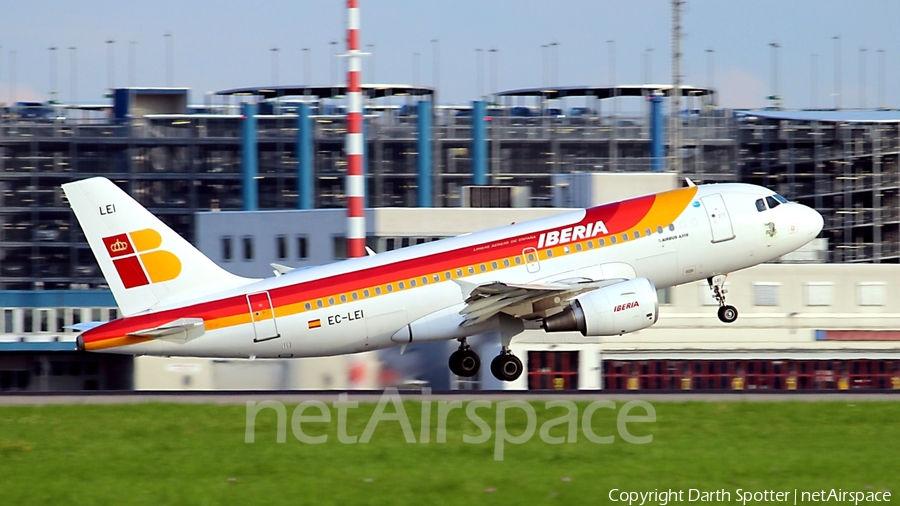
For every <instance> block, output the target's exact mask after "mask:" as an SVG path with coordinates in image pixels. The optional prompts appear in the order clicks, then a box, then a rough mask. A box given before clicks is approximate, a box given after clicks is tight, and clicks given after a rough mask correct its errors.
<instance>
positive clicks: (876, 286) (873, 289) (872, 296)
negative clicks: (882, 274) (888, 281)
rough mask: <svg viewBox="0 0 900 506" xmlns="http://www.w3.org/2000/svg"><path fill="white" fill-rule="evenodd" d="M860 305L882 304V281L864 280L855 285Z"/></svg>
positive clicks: (883, 285)
mask: <svg viewBox="0 0 900 506" xmlns="http://www.w3.org/2000/svg"><path fill="white" fill-rule="evenodd" d="M857 287H858V288H857V294H858V296H859V299H858V301H859V305H860V306H883V305H884V287H885V284H884V283H883V282H864V283H859V284H858V285H857Z"/></svg>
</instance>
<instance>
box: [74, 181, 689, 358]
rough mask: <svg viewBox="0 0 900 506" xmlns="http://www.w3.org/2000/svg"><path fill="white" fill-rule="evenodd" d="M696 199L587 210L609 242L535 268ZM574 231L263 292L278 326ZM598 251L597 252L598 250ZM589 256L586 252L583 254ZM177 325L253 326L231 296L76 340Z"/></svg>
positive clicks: (95, 344) (647, 199)
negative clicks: (187, 321) (181, 321)
mask: <svg viewBox="0 0 900 506" xmlns="http://www.w3.org/2000/svg"><path fill="white" fill-rule="evenodd" d="M696 193H697V188H696V187H688V188H681V189H677V190H672V191H669V192H664V193H660V194H656V195H648V196H644V197H638V198H636V199H631V200H626V201H622V202H616V203H612V204H606V205H602V206H597V207H594V208H590V209H587V210H586V211H585V216H584V218H583V219H582V220H581V221H580V222H579V223H580V224H582V225H586V224H588V223H595V222H596V221H603V222H604V224H605V225H606V228H607V230H608V232H609V234H604V235H600V236H596V237H594V238H592V239H586V240H580V241H574V242H571V243H568V244H566V245H559V246H554V247H549V248H543V249H542V250H541V251H540V252H539V257H540V259H541V260H546V259H547V258H548V256H549V255H548V254H547V252H548V251H550V250H552V251H553V252H554V257H555V258H558V256H556V255H562V254H567V253H568V254H573V253H574V252H572V251H569V252H564V251H563V247H564V246H570V247H574V246H575V245H576V244H582V245H583V244H585V243H587V242H588V241H589V240H594V241H596V240H597V239H600V238H602V237H608V236H611V235H617V234H621V233H628V234H631V233H632V232H633V231H635V230H637V231H640V232H641V233H642V234H643V231H644V230H645V229H650V230H651V231H652V233H656V227H657V226H662V227H666V226H668V225H669V224H671V223H672V222H673V221H674V220H675V219H676V218H677V217H678V216H679V215H680V214H681V213H682V212H683V211H684V209H685V207H686V206H687V205H688V204H689V203H690V201H691V199H692V198H693V197H694V196H695V195H696ZM579 223H570V224H566V225H563V226H560V227H555V228H552V229H546V230H539V231H535V232H532V233H528V234H523V235H519V236H515V237H510V238H504V239H500V240H496V241H492V242H487V243H481V244H475V245H471V246H467V247H463V248H458V249H455V250H451V251H445V252H441V253H435V254H432V255H427V256H422V257H418V258H411V259H407V260H402V261H399V262H395V263H391V264H386V265H380V266H376V267H371V268H368V269H363V270H360V271H353V272H346V273H342V274H338V275H335V276H331V277H328V278H322V279H317V280H311V281H305V282H302V283H297V284H294V285H288V286H283V287H278V288H273V289H271V290H269V295H270V297H271V299H272V306H273V310H274V314H275V317H276V318H282V317H285V316H289V315H293V314H297V313H302V312H305V311H307V309H306V307H305V304H306V303H311V309H310V310H316V309H320V308H318V307H317V306H316V304H315V301H316V300H320V299H324V302H323V308H324V307H329V306H331V305H332V304H328V303H327V299H328V298H329V297H333V298H334V299H335V301H334V304H333V305H337V304H340V300H339V298H340V295H341V294H345V295H347V299H348V302H350V301H351V300H352V298H351V296H350V294H352V293H353V292H358V294H359V295H358V297H359V299H360V300H362V299H363V296H362V293H361V292H362V290H364V289H368V290H370V297H369V298H373V297H377V296H378V295H376V294H375V293H374V288H375V287H376V286H381V287H384V286H386V285H388V284H394V287H395V290H394V292H393V293H397V292H398V291H399V290H397V289H396V283H397V282H399V281H401V280H402V281H404V282H405V283H406V287H407V289H408V288H411V286H410V285H409V280H410V279H416V280H418V283H417V286H422V284H421V278H422V277H427V278H428V282H429V283H431V282H434V281H433V276H434V275H435V274H438V275H439V279H440V281H446V280H447V278H446V276H445V273H446V272H450V273H451V274H452V278H453V279H458V278H459V277H467V276H470V275H472V274H470V273H469V271H468V269H469V267H475V269H474V274H481V273H483V272H490V271H494V270H502V269H504V268H506V266H504V265H503V260H504V259H515V257H517V256H520V255H521V254H522V250H523V249H525V248H536V247H537V245H538V237H539V236H540V234H542V233H545V232H548V231H552V230H560V229H563V228H567V227H572V226H573V225H577V224H579ZM597 247H598V248H599V247H600V246H599V244H598V246H597ZM606 247H609V246H606ZM589 250H590V249H587V248H585V249H583V250H582V251H589ZM494 262H497V264H498V266H497V268H494V267H493V263H494ZM481 265H484V266H485V271H482V270H481ZM519 266H521V264H516V263H515V262H514V261H511V262H510V265H509V267H519ZM459 270H462V275H459V274H458V271H459ZM387 294H388V292H387V291H386V290H384V289H382V293H381V295H387ZM183 317H192V318H202V319H203V320H204V324H205V327H206V330H207V331H211V330H217V329H222V328H228V327H233V326H237V325H244V324H249V323H251V321H252V320H251V317H250V309H249V307H248V305H247V298H246V296H245V295H238V296H234V297H229V298H227V299H220V300H216V301H211V302H203V303H200V304H196V305H194V306H189V307H184V308H178V309H171V310H167V311H162V312H158V313H151V314H147V315H139V316H133V317H128V318H122V319H119V320H114V321H112V322H109V323H107V324H105V325H102V326H100V327H97V328H95V329H91V330H89V331H86V332H85V333H84V334H82V339H83V340H84V344H85V349H88V350H100V349H106V348H111V347H115V346H125V345H128V344H136V343H139V342H145V341H147V340H148V339H146V338H136V337H130V336H127V334H128V333H129V332H133V331H135V330H140V329H147V328H153V327H156V326H159V325H162V324H165V323H168V322H171V321H173V320H176V319H178V318H183Z"/></svg>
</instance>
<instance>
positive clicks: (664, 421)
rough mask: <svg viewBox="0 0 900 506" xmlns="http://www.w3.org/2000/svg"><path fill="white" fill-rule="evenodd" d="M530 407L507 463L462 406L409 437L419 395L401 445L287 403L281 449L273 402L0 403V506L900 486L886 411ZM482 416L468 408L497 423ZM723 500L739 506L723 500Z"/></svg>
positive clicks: (384, 433) (896, 446) (754, 405)
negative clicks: (587, 424) (532, 424)
mask: <svg viewBox="0 0 900 506" xmlns="http://www.w3.org/2000/svg"><path fill="white" fill-rule="evenodd" d="M532 405H533V406H534V407H535V410H536V413H537V416H538V423H537V426H536V430H535V434H534V437H532V438H531V439H530V441H528V442H527V443H525V444H520V445H515V444H509V443H507V444H506V445H505V446H504V456H503V460H502V461H498V460H495V439H494V438H491V439H490V440H489V441H487V442H485V443H481V444H467V443H464V442H463V435H465V434H467V435H470V436H475V435H478V434H479V433H480V432H481V430H480V429H479V427H478V426H477V425H476V424H475V423H473V422H472V421H471V420H470V419H469V418H467V417H466V414H465V411H464V410H460V409H456V410H453V411H451V412H450V415H449V417H448V419H447V428H446V435H447V442H446V443H437V442H435V441H436V438H437V414H438V409H437V402H432V404H431V420H430V425H429V426H430V427H431V430H430V431H429V439H430V442H429V443H427V444H425V443H421V442H418V441H419V439H420V435H421V427H420V411H421V408H422V404H421V403H419V402H406V403H405V404H404V408H405V412H406V413H407V415H408V416H409V418H410V423H411V426H412V429H413V432H414V434H415V438H416V440H417V442H416V443H407V442H406V440H405V438H404V435H403V431H402V430H401V425H400V423H398V422H381V423H380V424H379V425H378V427H377V429H376V430H375V432H374V434H373V435H372V438H371V441H370V442H369V443H367V444H360V443H357V444H341V443H340V442H339V441H338V440H337V431H338V427H337V420H336V414H337V411H336V410H335V409H332V410H331V412H332V415H333V416H332V419H331V422H330V423H318V424H316V423H313V424H306V423H304V425H303V430H304V432H305V433H306V434H308V435H311V436H316V435H327V436H328V439H327V442H326V443H324V444H306V443H302V442H300V441H299V440H298V439H297V438H296V437H295V436H294V434H293V433H292V430H291V420H290V415H291V412H292V409H293V406H288V409H287V415H288V419H287V430H286V442H284V443H277V442H276V433H277V429H276V414H275V411H274V410H271V409H268V410H263V411H261V412H260V413H259V414H258V417H257V419H256V431H255V442H254V443H251V444H248V443H246V442H245V428H246V413H247V408H246V407H245V406H244V405H228V406H219V405H190V404H136V405H93V406H86V405H56V406H43V407H2V408H0V504H8V505H23V504H147V505H160V504H198V505H207V504H322V505H325V504H336V505H337V504H340V505H352V504H389V505H397V504H504V505H509V504H565V505H574V504H597V503H607V502H609V500H608V495H609V492H610V490H611V489H614V488H618V489H621V490H631V491H652V490H654V489H659V490H665V489H670V488H671V489H675V490H687V489H689V488H698V489H702V490H715V489H723V488H724V489H726V490H730V491H734V490H736V489H738V488H741V489H744V490H750V491H756V490H794V489H799V490H800V491H804V490H821V489H831V488H842V489H844V490H859V491H879V490H891V491H892V492H895V493H900V465H898V464H900V423H898V420H900V403H897V402H866V401H862V400H860V401H851V402H715V403H714V402H685V403H678V402H654V403H653V406H654V408H655V410H656V415H657V419H656V422H653V423H643V424H633V425H629V427H630V430H631V432H632V433H633V434H634V435H637V436H646V435H652V436H653V440H652V442H650V443H648V444H640V445H639V444H630V443H627V442H625V441H623V440H622V438H621V437H618V436H617V437H616V438H615V440H614V442H613V443H612V444H596V443H593V442H590V441H588V440H587V439H586V438H585V436H584V434H583V431H582V428H581V426H580V425H581V414H582V412H583V411H584V408H585V407H586V405H587V403H578V408H579V410H578V414H579V417H578V421H579V426H578V431H577V442H576V443H564V444H556V445H553V444H547V443H545V442H544V441H542V440H541V437H540V436H539V432H538V431H539V430H540V426H541V425H542V424H543V423H544V422H545V421H547V420H550V419H554V418H557V417H559V416H562V415H563V414H564V413H565V410H564V409H561V408H554V409H545V407H544V406H545V405H544V402H534V403H532ZM621 405H622V403H621V402H619V403H617V407H619V406H621ZM374 409H375V404H374V403H371V404H360V407H359V408H358V409H353V410H350V411H349V415H348V416H347V420H348V423H347V430H346V432H347V433H348V434H350V435H356V436H359V435H361V434H362V433H363V431H364V429H365V427H366V424H367V423H368V422H369V418H370V415H371V414H372V412H373V410H374ZM493 409H494V408H490V409H483V410H479V411H478V413H479V414H480V415H481V418H483V419H484V420H485V422H488V424H489V425H490V426H491V427H492V428H493V427H494V418H493V417H494V413H495V412H494V411H493ZM393 411H394V410H393V408H392V407H390V406H389V407H388V408H387V412H393ZM507 412H508V416H507V422H506V430H507V431H508V432H509V433H510V434H512V435H518V434H522V433H523V431H524V430H525V429H526V417H525V415H524V412H523V411H522V410H513V409H510V410H507ZM642 413H643V411H642V410H635V411H633V412H632V414H642ZM305 414H306V415H313V414H318V411H317V410H315V409H312V410H309V411H307V412H305ZM592 427H593V431H594V432H595V433H596V434H598V435H615V434H617V426H616V412H615V411H613V410H609V409H600V410H598V411H597V412H596V413H595V414H594V416H593V423H592ZM566 430H567V427H566V426H565V425H562V426H558V427H555V428H553V429H552V430H551V431H550V434H551V435H554V436H563V435H566V434H567V432H566ZM685 498H686V496H685ZM897 498H898V496H895V497H892V501H896V500H897ZM732 503H737V504H740V503H739V502H736V500H735V497H734V496H732ZM617 504H622V503H617ZM626 504H627V503H626ZM651 504H659V503H658V502H655V503H651ZM851 504H852V503H851Z"/></svg>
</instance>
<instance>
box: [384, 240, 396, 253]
mask: <svg viewBox="0 0 900 506" xmlns="http://www.w3.org/2000/svg"><path fill="white" fill-rule="evenodd" d="M394 243H395V241H394V238H393V237H388V238H387V239H385V240H384V249H385V250H386V251H392V250H394V249H396V247H397V246H396V245H395V244H394Z"/></svg>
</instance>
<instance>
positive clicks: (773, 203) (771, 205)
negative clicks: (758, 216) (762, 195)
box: [766, 197, 781, 209]
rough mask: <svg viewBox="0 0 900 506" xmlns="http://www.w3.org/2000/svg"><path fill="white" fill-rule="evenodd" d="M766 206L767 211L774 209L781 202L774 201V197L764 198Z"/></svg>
mask: <svg viewBox="0 0 900 506" xmlns="http://www.w3.org/2000/svg"><path fill="white" fill-rule="evenodd" d="M766 204H769V209H775V208H776V207H778V206H779V205H781V202H779V201H777V200H775V197H766Z"/></svg>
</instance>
